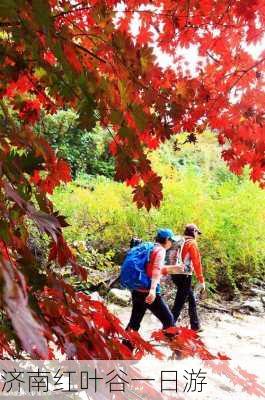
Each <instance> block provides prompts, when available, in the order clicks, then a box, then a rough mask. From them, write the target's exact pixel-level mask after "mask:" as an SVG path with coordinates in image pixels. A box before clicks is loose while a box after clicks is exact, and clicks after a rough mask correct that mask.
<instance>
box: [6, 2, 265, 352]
mask: <svg viewBox="0 0 265 400" xmlns="http://www.w3.org/2000/svg"><path fill="white" fill-rule="evenodd" d="M0 17H1V18H0V29H1V31H0V60H1V69H0V97H1V100H0V107H1V116H0V145H1V154H0V167H1V169H0V171H1V177H0V185H1V192H0V195H1V220H0V237H1V243H0V245H1V247H0V250H1V269H0V283H1V312H2V320H3V324H2V326H1V330H0V349H4V350H5V351H6V352H8V353H9V354H11V355H15V354H16V352H19V351H20V349H24V350H25V351H26V352H28V353H29V354H30V355H31V356H32V357H39V358H46V357H48V356H49V357H52V356H53V355H52V352H51V350H50V349H49V345H48V342H50V341H54V342H55V343H56V345H57V346H58V347H59V348H60V349H61V351H62V352H63V353H65V354H66V355H67V357H69V358H73V357H77V358H93V357H94V358H111V357H112V358H115V357H117V358H120V357H126V356H127V355H128V354H127V353H126V349H125V348H124V346H122V345H121V344H120V341H119V340H118V337H119V336H121V335H122V336H124V335H125V336H126V333H125V332H124V331H123V330H122V328H120V326H119V324H118V322H117V321H116V320H115V319H114V317H113V316H111V315H110V314H108V312H107V310H106V309H105V308H104V307H103V305H101V304H100V303H97V302H92V301H91V300H90V299H89V298H88V297H87V296H85V295H80V294H76V293H74V291H73V290H72V288H71V287H70V286H69V285H66V283H65V282H64V281H63V280H62V279H61V277H60V276H59V275H56V274H55V273H54V272H53V269H52V263H53V262H58V263H59V264H60V265H65V264H67V263H68V264H69V263H70V264H71V265H72V267H73V273H76V274H79V275H81V276H83V277H84V278H85V274H84V271H83V270H82V268H80V267H79V266H78V265H77V263H76V260H75V258H74V256H73V255H72V253H71V251H70V249H69V248H68V246H67V244H66V243H65V241H64V239H63V236H62V229H61V228H62V227H63V226H65V225H66V223H65V221H64V219H63V217H61V216H58V215H57V214H56V213H54V212H53V206H52V204H51V202H50V201H49V199H48V198H47V193H52V192H53V189H54V188H55V187H56V186H57V185H58V184H59V183H60V182H67V181H69V180H70V178H71V177H70V170H69V166H68V165H67V163H66V162H65V161H63V160H60V159H57V157H56V156H55V153H54V152H53V150H52V149H51V147H50V146H49V145H48V142H47V140H46V139H45V137H44V136H37V135H36V134H35V132H34V126H35V124H36V122H38V120H39V118H40V111H41V109H43V110H45V112H46V113H51V114H52V113H55V112H56V111H57V110H58V109H60V108H62V107H71V108H73V109H75V110H76V111H77V112H78V115H79V127H80V128H85V129H87V130H91V129H92V128H93V127H94V126H95V124H96V122H97V121H98V122H99V123H100V124H101V126H102V127H104V128H105V129H110V130H111V132H114V134H113V140H112V143H111V145H110V151H111V153H112V154H113V155H114V156H115V159H116V179H117V180H121V181H125V182H126V183H127V184H129V185H131V186H132V187H133V198H134V201H136V202H137V204H138V206H139V207H142V206H145V207H146V208H147V209H150V207H151V206H155V207H158V206H159V204H160V201H161V199H162V185H161V179H160V177H159V176H157V175H156V173H155V172H154V171H152V168H151V164H150V162H149V160H148V152H149V151H150V150H152V149H155V148H157V147H158V146H159V144H160V143H162V142H164V141H165V140H166V139H167V138H169V137H170V136H171V135H173V134H177V133H179V132H181V131H183V130H184V131H188V132H190V135H189V137H188V139H189V140H190V141H196V135H197V134H199V133H200V132H201V131H203V130H204V129H205V127H206V126H209V127H211V129H215V130H216V131H217V132H218V139H219V142H220V144H221V145H225V147H224V150H223V157H224V159H225V160H226V161H227V163H228V164H229V166H230V168H231V170H232V171H234V172H236V173H241V171H242V169H243V167H244V166H245V165H249V166H250V169H251V178H252V179H253V180H254V181H259V182H260V184H261V185H262V186H263V185H264V183H265V182H264V172H265V155H264V154H265V137H264V128H263V125H264V104H265V94H264V90H263V89H264V62H265V53H264V52H263V53H262V54H261V55H260V57H259V58H258V59H253V58H252V56H251V55H250V54H249V52H248V51H247V46H249V45H253V44H256V43H258V42H260V41H261V40H262V38H263V37H264V26H265V3H264V1H263V0H255V1H251V2H250V1H247V0H237V1H236V0H231V1H227V2H224V1H223V0H202V1H197V0H186V1H184V0H183V1H182V0H180V1H178V2H176V1H173V0H172V1H169V0H167V1H156V0H154V1H152V2H150V1H149V2H144V1H127V2H126V3H120V2H116V1H113V0H105V1H103V0H98V1H97V0H94V1H90V2H89V1H80V2H78V1H76V2H74V1H67V0H50V1H48V0H47V1H45V0H31V1H27V0H16V1H15V0H4V1H1V4H0ZM132 32H135V33H134V34H133V33H132ZM183 48H186V49H187V48H191V49H193V51H194V52H195V51H197V52H198V55H199V57H195V58H194V62H195V63H197V65H196V72H195V73H194V74H191V73H190V72H189V71H187V70H186V66H185V62H184V60H183V58H182V56H181V54H182V51H181V49H183ZM155 49H156V51H157V50H158V49H159V50H160V51H161V52H163V53H164V54H166V55H170V56H171V59H172V66H173V67H174V68H167V69H165V70H162V69H161V67H160V66H159V64H158V62H157V60H156V57H155V55H154V51H155ZM196 60H198V61H196ZM17 121H19V122H17ZM29 220H30V221H33V223H35V224H36V225H37V226H38V227H39V229H40V230H41V231H42V232H43V233H44V234H47V235H48V237H49V240H50V247H51V251H50V255H49V262H50V264H49V265H48V266H46V267H40V266H39V265H37V264H36V260H35V259H34V257H33V255H32V253H31V251H30V249H29V247H28V246H27V239H28V221H29ZM135 340H136V339H135ZM137 343H138V346H140V347H141V349H142V351H143V350H144V349H147V348H148V349H150V347H146V346H147V344H144V343H143V342H140V341H139V340H138V342H137ZM0 351H1V350H0Z"/></svg>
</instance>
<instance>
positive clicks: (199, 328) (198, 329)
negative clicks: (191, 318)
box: [191, 326, 203, 333]
mask: <svg viewBox="0 0 265 400" xmlns="http://www.w3.org/2000/svg"><path fill="white" fill-rule="evenodd" d="M191 330H192V331H194V332H198V333H199V332H203V328H201V327H200V326H199V327H198V328H191Z"/></svg>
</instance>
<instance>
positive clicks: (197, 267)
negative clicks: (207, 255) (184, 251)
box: [189, 242, 205, 290]
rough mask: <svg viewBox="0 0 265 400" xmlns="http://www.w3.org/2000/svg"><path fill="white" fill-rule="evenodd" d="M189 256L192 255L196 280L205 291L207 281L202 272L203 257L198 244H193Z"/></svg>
mask: <svg viewBox="0 0 265 400" xmlns="http://www.w3.org/2000/svg"><path fill="white" fill-rule="evenodd" d="M189 254H190V258H191V261H192V265H193V268H194V272H195V275H196V278H197V279H198V281H199V282H200V284H201V285H202V287H203V289H204V290H205V280H204V276H203V272H202V263H201V255H200V252H199V249H198V247H197V244H196V243H195V242H194V243H192V245H190V248H189Z"/></svg>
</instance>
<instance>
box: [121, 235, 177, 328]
mask: <svg viewBox="0 0 265 400" xmlns="http://www.w3.org/2000/svg"><path fill="white" fill-rule="evenodd" d="M174 239H175V235H174V234H173V232H172V231H171V229H159V230H158V231H157V235H156V238H155V243H152V242H144V243H140V244H138V245H137V246H135V247H133V248H132V249H131V250H129V251H128V253H127V255H126V258H125V260H124V262H123V264H122V268H121V277H120V278H121V284H122V286H123V287H126V288H127V289H129V290H131V293H132V313H131V318H130V321H129V323H128V325H127V328H126V329H127V330H130V329H131V330H134V331H138V330H139V328H140V324H141V321H142V319H143V317H144V315H145V312H146V310H147V309H149V310H150V311H151V312H152V313H153V314H154V315H155V316H156V317H157V318H158V319H159V320H160V322H161V323H162V325H163V329H167V328H169V327H171V326H174V325H175V323H174V317H173V315H172V313H171V311H170V309H169V307H168V306H167V304H166V303H165V301H164V300H163V298H162V297H161V293H160V277H161V271H162V268H163V267H164V266H165V256H166V250H168V249H169V248H170V247H171V246H172V243H173V241H174Z"/></svg>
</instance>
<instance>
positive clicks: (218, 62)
mask: <svg viewBox="0 0 265 400" xmlns="http://www.w3.org/2000/svg"><path fill="white" fill-rule="evenodd" d="M206 53H207V55H208V56H209V57H210V58H211V59H212V60H213V61H214V62H215V63H217V64H220V61H219V60H217V58H215V57H214V56H213V55H212V54H211V53H209V51H207V52H206Z"/></svg>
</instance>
